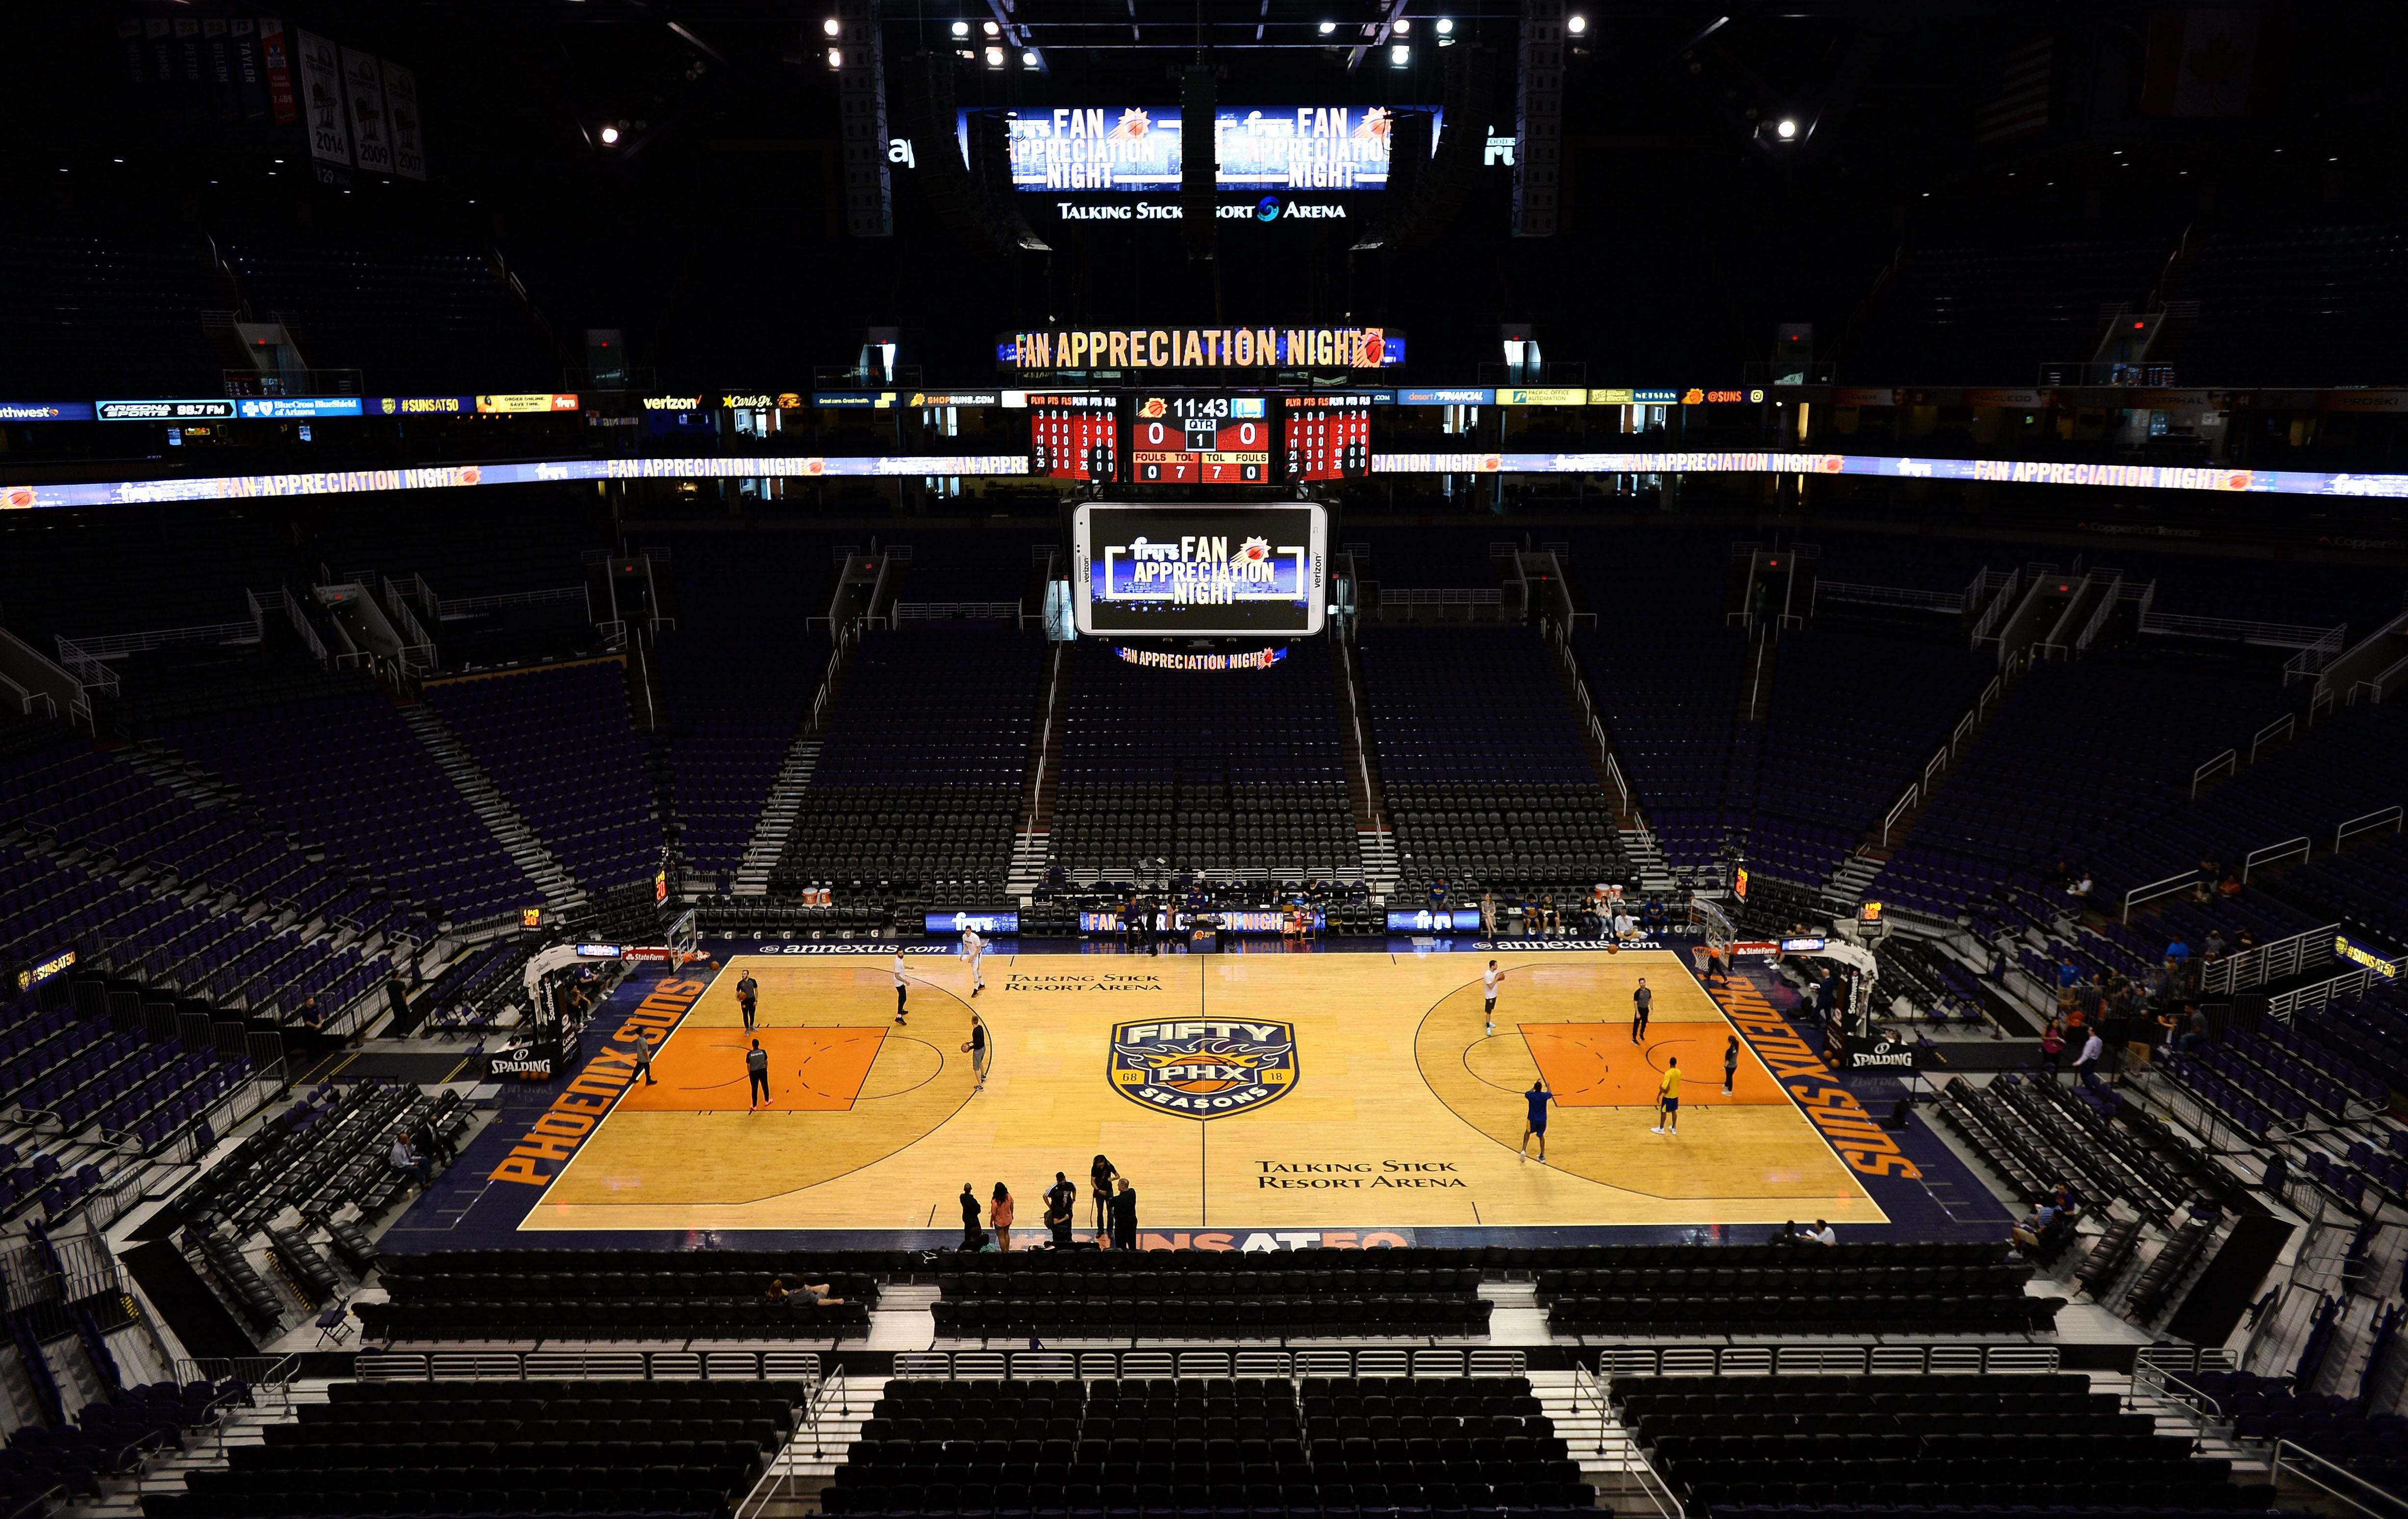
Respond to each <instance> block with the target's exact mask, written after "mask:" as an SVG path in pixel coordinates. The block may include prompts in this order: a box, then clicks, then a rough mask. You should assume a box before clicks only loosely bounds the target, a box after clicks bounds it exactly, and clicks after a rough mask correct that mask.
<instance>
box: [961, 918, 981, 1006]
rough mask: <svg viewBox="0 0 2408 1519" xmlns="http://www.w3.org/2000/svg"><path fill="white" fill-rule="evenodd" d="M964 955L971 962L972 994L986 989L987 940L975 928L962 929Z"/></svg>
mask: <svg viewBox="0 0 2408 1519" xmlns="http://www.w3.org/2000/svg"><path fill="white" fill-rule="evenodd" d="M962 955H963V958H965V959H967V960H968V961H969V963H970V996H978V995H979V994H980V993H981V992H983V991H985V990H986V940H985V939H984V938H982V937H981V935H980V933H979V931H978V930H977V929H975V928H965V929H963V930H962Z"/></svg>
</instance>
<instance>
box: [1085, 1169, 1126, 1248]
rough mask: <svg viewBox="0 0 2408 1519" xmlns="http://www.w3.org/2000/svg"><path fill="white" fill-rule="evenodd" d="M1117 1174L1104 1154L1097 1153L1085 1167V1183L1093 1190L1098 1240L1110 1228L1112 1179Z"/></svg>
mask: <svg viewBox="0 0 2408 1519" xmlns="http://www.w3.org/2000/svg"><path fill="white" fill-rule="evenodd" d="M1118 1175H1120V1172H1119V1171H1117V1170H1115V1169H1113V1168H1112V1163H1111V1159H1110V1157H1108V1156H1104V1155H1097V1157H1096V1163H1095V1164H1094V1165H1092V1166H1090V1167H1088V1168H1087V1185H1088V1186H1089V1187H1090V1188H1091V1189H1092V1190H1093V1192H1094V1195H1095V1199H1096V1235H1097V1239H1098V1240H1100V1239H1102V1238H1103V1237H1104V1236H1106V1235H1107V1234H1109V1233H1110V1232H1111V1226H1112V1179H1113V1178H1114V1177H1116V1176H1118Z"/></svg>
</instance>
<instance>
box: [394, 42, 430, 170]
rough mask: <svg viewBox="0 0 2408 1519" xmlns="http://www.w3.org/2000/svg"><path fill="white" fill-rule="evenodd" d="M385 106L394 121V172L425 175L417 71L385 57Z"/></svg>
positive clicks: (424, 145) (424, 140)
mask: <svg viewBox="0 0 2408 1519" xmlns="http://www.w3.org/2000/svg"><path fill="white" fill-rule="evenodd" d="M384 108H385V115H386V116H387V118H389V119H390V121H391V122H392V125H393V172H394V173H395V174H398V175H400V176H401V177H402V178H403V179H425V178H426V139H425V136H424V135H423V133H422V131H421V130H420V125H419V120H418V74H417V71H416V70H414V69H410V68H406V67H404V66H402V65H401V64H396V63H394V61H393V60H392V59H390V58H388V59H386V60H385V61H384Z"/></svg>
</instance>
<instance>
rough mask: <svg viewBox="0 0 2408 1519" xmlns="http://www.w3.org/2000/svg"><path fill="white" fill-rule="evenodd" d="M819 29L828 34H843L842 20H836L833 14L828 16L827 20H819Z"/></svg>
mask: <svg viewBox="0 0 2408 1519" xmlns="http://www.w3.org/2000/svg"><path fill="white" fill-rule="evenodd" d="M820 30H821V31H823V32H824V33H826V34H827V35H828V36H843V35H844V22H842V21H838V20H837V19H836V18H835V17H833V16H830V17H829V18H828V19H827V20H825V21H822V22H820Z"/></svg>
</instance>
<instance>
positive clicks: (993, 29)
mask: <svg viewBox="0 0 2408 1519" xmlns="http://www.w3.org/2000/svg"><path fill="white" fill-rule="evenodd" d="M986 35H987V36H1003V28H1002V27H1000V26H998V25H996V23H995V22H993V21H989V22H987V23H986Z"/></svg>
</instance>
